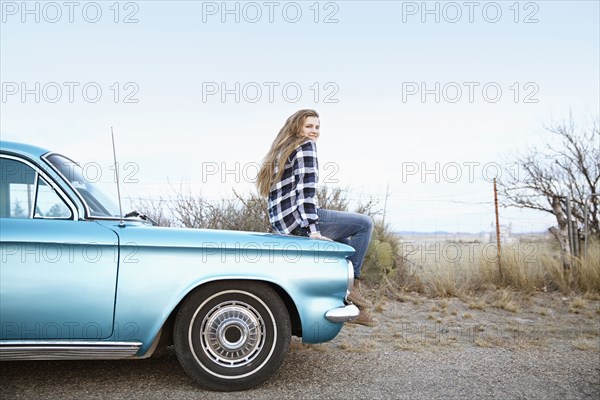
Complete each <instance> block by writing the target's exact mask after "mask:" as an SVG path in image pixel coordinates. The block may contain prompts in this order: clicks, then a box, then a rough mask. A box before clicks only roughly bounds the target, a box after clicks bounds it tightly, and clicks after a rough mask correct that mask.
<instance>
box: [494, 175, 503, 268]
mask: <svg viewBox="0 0 600 400" xmlns="http://www.w3.org/2000/svg"><path fill="white" fill-rule="evenodd" d="M494 208H495V209H496V247H497V248H498V272H500V276H502V261H501V260H500V218H499V216H498V188H497V187H496V178H494Z"/></svg>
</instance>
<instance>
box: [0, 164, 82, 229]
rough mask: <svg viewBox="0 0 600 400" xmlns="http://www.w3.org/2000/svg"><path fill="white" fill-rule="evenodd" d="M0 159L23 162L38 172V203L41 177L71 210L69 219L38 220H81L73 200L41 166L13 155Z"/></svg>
mask: <svg viewBox="0 0 600 400" xmlns="http://www.w3.org/2000/svg"><path fill="white" fill-rule="evenodd" d="M0 158H8V159H11V160H16V161H19V162H22V163H24V164H27V165H28V166H30V167H31V168H33V170H34V171H35V172H36V189H35V190H36V197H35V201H37V182H38V181H39V177H40V176H41V177H42V178H43V179H44V180H45V181H46V183H48V185H50V186H52V189H54V191H55V192H56V194H58V196H59V197H60V198H61V199H62V200H63V201H64V202H65V203H66V205H67V207H69V209H70V210H71V217H69V218H37V219H63V220H74V221H77V220H78V219H79V210H78V209H77V206H75V203H73V201H72V200H71V198H70V197H69V196H67V194H66V193H64V191H63V190H62V188H61V187H60V186H59V185H58V184H57V183H56V182H55V181H54V179H52V178H51V177H50V176H49V175H48V174H46V172H45V171H44V170H42V169H41V168H40V167H39V166H37V165H36V164H34V163H33V162H31V161H29V160H27V159H25V158H22V157H19V156H15V155H11V154H0ZM42 158H43V157H42ZM44 161H46V160H44ZM46 162H47V161H46ZM34 218H35V217H34V216H32V217H31V218H30V219H34Z"/></svg>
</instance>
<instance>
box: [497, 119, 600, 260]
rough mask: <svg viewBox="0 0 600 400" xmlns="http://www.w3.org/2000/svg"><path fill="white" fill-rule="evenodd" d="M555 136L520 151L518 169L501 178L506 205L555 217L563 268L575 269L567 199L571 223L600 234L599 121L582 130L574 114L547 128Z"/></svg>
mask: <svg viewBox="0 0 600 400" xmlns="http://www.w3.org/2000/svg"><path fill="white" fill-rule="evenodd" d="M545 129H546V131H548V133H550V134H551V135H552V137H551V140H550V141H549V144H547V145H546V146H544V147H543V148H541V149H539V148H535V147H534V148H530V149H528V150H527V151H526V152H525V153H524V154H521V155H517V156H516V157H515V160H514V161H515V162H516V164H517V165H518V168H508V170H507V172H506V173H505V174H504V176H503V177H501V179H500V186H501V187H502V190H501V193H502V194H503V197H504V199H503V205H505V206H516V207H519V208H530V209H534V210H540V211H545V212H548V213H551V214H552V215H554V216H555V218H556V222H557V226H558V227H551V228H550V229H549V230H550V232H551V233H552V234H553V235H554V236H555V237H556V239H557V240H558V242H559V244H560V249H561V257H562V262H563V267H564V268H566V269H568V268H570V267H571V252H570V249H569V246H568V236H567V232H568V229H569V228H568V225H569V221H568V218H567V199H569V200H570V202H571V203H570V204H571V209H570V211H571V222H572V223H573V225H575V226H577V227H578V229H581V228H583V226H584V225H585V224H586V213H585V209H586V207H589V208H588V210H589V212H588V213H587V225H588V227H589V230H590V233H591V234H592V235H593V236H596V237H599V236H600V227H599V205H600V198H598V192H599V188H598V184H599V182H600V131H599V129H598V120H597V119H596V120H594V121H593V122H592V123H591V124H589V126H587V127H585V128H579V127H577V126H576V125H575V123H574V122H573V119H572V117H569V120H568V121H563V122H561V123H553V124H551V125H549V126H546V127H545Z"/></svg>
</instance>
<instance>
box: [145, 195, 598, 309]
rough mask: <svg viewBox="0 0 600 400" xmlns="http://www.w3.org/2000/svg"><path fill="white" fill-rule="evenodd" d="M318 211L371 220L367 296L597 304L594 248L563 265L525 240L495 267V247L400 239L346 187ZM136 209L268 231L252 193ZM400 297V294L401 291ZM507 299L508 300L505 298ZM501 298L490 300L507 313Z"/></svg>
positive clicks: (544, 247)
mask: <svg viewBox="0 0 600 400" xmlns="http://www.w3.org/2000/svg"><path fill="white" fill-rule="evenodd" d="M318 197H319V204H320V206H321V207H323V208H328V209H335V210H343V211H356V212H360V213H364V214H367V215H369V216H371V218H373V220H374V221H375V229H374V232H373V238H372V240H371V244H370V246H369V250H368V252H367V255H366V258H365V264H364V266H363V279H364V281H365V283H367V286H368V287H370V288H371V291H370V292H371V295H372V296H373V297H396V298H402V297H404V296H405V294H406V293H418V294H420V295H425V296H427V297H432V298H450V297H458V298H463V299H469V298H471V297H477V296H479V295H480V294H481V293H483V292H489V291H500V292H502V293H504V297H505V298H506V297H510V296H511V293H513V292H515V291H517V292H524V293H533V292H557V293H561V294H562V295H565V296H569V295H570V296H580V297H583V298H585V299H590V300H600V243H599V242H598V240H597V238H595V239H593V240H592V241H591V242H590V243H589V244H588V253H587V254H582V255H581V256H580V257H578V258H573V259H572V260H571V263H570V265H571V267H570V268H568V269H565V268H564V263H563V260H562V258H561V254H560V248H559V245H558V243H557V242H556V240H555V239H554V238H553V237H551V236H549V235H543V234H540V235H533V236H529V237H524V238H521V239H519V240H518V241H514V242H511V243H507V244H503V245H502V252H501V257H500V263H499V262H498V257H497V248H496V245H495V243H487V242H483V241H480V240H472V239H471V240H462V239H460V238H459V239H454V240H447V239H445V238H441V239H437V238H435V237H432V238H419V239H415V238H403V237H400V236H399V235H398V234H396V233H395V232H393V231H392V229H391V228H390V226H388V225H385V224H382V222H381V210H380V209H379V204H378V203H377V202H376V201H374V200H372V199H369V200H367V201H363V202H360V201H359V202H353V203H354V208H350V203H351V201H350V197H349V191H348V190H347V189H340V188H333V189H332V188H328V187H323V188H322V189H321V190H320V191H319V193H318ZM137 208H138V210H139V211H140V212H143V213H145V214H146V215H148V216H149V217H150V218H152V219H154V220H156V221H157V222H158V223H159V225H162V226H183V227H189V228H206V229H229V230H243V231H255V232H268V231H269V223H268V214H267V204H266V200H265V199H264V198H262V197H260V196H258V195H256V194H250V195H248V196H246V197H242V196H239V195H238V194H235V198H233V199H227V200H222V201H220V202H218V203H214V202H212V203H211V202H208V201H206V200H205V199H203V198H202V196H200V195H193V194H191V193H185V192H182V191H179V192H176V193H175V194H174V195H173V196H171V197H170V198H168V199H160V200H158V201H154V202H144V201H142V202H140V203H138V204H137ZM403 293H404V294H403ZM508 300H510V299H508ZM508 300H507V299H504V300H502V299H494V300H493V302H495V303H497V304H504V307H505V308H508V309H510V308H511V305H510V301H508Z"/></svg>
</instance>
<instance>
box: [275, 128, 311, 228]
mask: <svg viewBox="0 0 600 400" xmlns="http://www.w3.org/2000/svg"><path fill="white" fill-rule="evenodd" d="M277 172H278V165H277V161H276V164H275V174H277ZM318 182H319V163H318V160H317V145H316V144H315V142H313V141H312V140H307V141H306V142H304V143H303V144H302V145H300V146H299V147H298V148H297V149H296V150H295V151H294V152H293V153H292V154H291V155H290V156H289V158H288V160H287V162H286V163H285V167H284V170H283V175H282V176H281V179H280V180H279V181H278V182H275V183H273V186H271V192H270V193H269V222H271V226H272V227H273V230H274V231H275V232H277V233H280V234H290V233H291V232H292V231H293V230H294V229H295V228H297V227H298V226H300V227H302V228H306V227H308V229H309V232H310V233H313V232H316V233H318V232H319V222H318V219H319V217H318V216H317V183H318Z"/></svg>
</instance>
